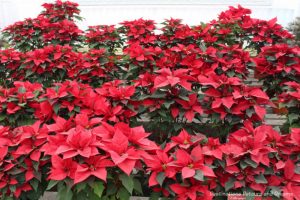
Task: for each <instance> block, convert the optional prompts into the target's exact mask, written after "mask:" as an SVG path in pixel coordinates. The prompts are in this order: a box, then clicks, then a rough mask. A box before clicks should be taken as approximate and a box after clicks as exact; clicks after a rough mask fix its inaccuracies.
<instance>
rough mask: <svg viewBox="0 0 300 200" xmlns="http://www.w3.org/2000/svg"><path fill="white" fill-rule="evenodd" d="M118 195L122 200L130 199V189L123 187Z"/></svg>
mask: <svg viewBox="0 0 300 200" xmlns="http://www.w3.org/2000/svg"><path fill="white" fill-rule="evenodd" d="M117 196H118V197H119V199H120V200H129V198H130V194H129V193H128V189H127V188H126V189H125V188H124V187H121V188H120V189H119V191H118V193H117Z"/></svg>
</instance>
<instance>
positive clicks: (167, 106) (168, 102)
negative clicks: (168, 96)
mask: <svg viewBox="0 0 300 200" xmlns="http://www.w3.org/2000/svg"><path fill="white" fill-rule="evenodd" d="M173 103H174V101H165V102H164V103H163V105H164V106H165V107H166V108H167V109H169V108H170V106H171V105H172V104H173Z"/></svg>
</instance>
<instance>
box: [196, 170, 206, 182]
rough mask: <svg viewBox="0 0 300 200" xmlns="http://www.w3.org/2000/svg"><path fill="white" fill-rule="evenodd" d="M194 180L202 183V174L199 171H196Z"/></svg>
mask: <svg viewBox="0 0 300 200" xmlns="http://www.w3.org/2000/svg"><path fill="white" fill-rule="evenodd" d="M194 178H195V179H196V180H198V181H203V180H204V175H203V172H202V171H201V170H196V174H195V176H194Z"/></svg>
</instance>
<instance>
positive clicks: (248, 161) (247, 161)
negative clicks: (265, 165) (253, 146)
mask: <svg viewBox="0 0 300 200" xmlns="http://www.w3.org/2000/svg"><path fill="white" fill-rule="evenodd" d="M244 161H245V162H246V163H247V164H248V165H250V166H251V167H253V168H256V167H257V166H258V164H257V163H256V162H254V161H253V160H251V159H250V158H247V159H245V160H244Z"/></svg>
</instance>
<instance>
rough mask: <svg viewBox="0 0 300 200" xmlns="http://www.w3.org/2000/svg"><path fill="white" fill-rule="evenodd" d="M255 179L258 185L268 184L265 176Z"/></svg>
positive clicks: (260, 175)
mask: <svg viewBox="0 0 300 200" xmlns="http://www.w3.org/2000/svg"><path fill="white" fill-rule="evenodd" d="M254 179H255V182H256V183H262V184H266V183H268V181H267V179H266V178H265V177H264V175H263V174H259V175H257V176H255V177H254Z"/></svg>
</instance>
